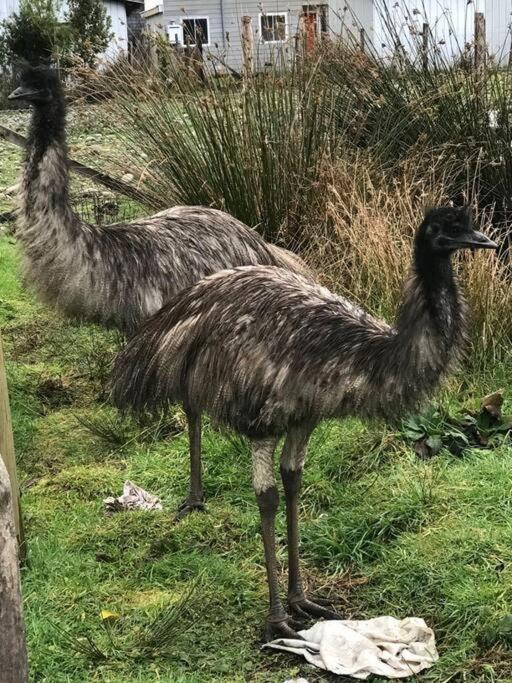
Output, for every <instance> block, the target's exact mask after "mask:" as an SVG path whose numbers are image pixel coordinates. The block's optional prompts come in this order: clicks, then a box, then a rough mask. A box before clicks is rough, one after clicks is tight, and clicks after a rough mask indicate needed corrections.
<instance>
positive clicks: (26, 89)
mask: <svg viewBox="0 0 512 683" xmlns="http://www.w3.org/2000/svg"><path fill="white" fill-rule="evenodd" d="M60 92H61V86H60V80H59V75H58V73H57V71H56V70H55V69H50V68H48V67H44V66H35V67H34V66H30V67H27V68H26V69H25V70H24V71H23V73H22V75H21V79H20V84H19V86H18V87H17V88H16V90H14V91H13V92H12V93H11V94H10V95H9V98H8V99H10V100H25V101H26V102H30V103H31V104H36V105H37V104H49V103H51V102H52V101H53V100H54V99H55V98H56V96H58V95H59V94H60Z"/></svg>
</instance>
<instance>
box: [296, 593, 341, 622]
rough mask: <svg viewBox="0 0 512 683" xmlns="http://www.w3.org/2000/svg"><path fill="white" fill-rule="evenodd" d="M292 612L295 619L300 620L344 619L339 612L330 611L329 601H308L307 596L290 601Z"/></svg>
mask: <svg viewBox="0 0 512 683" xmlns="http://www.w3.org/2000/svg"><path fill="white" fill-rule="evenodd" d="M288 605H289V607H290V611H291V613H292V614H293V616H294V617H298V618H299V619H306V620H308V619H311V618H312V617H317V618H319V617H322V618H323V619H343V617H342V616H340V615H339V614H338V613H337V612H335V611H334V610H332V609H329V607H328V606H327V605H330V603H329V602H328V601H327V600H323V599H320V598H319V599H318V601H317V602H313V600H308V599H307V598H306V597H305V596H303V597H301V598H298V599H297V598H295V599H291V600H289V601H288Z"/></svg>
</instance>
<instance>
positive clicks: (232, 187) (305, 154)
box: [88, 46, 338, 245]
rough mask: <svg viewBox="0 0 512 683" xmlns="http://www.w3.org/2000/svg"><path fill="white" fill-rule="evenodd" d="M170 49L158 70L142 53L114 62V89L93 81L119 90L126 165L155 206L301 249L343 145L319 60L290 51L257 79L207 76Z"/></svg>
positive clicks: (116, 99) (97, 86)
mask: <svg viewBox="0 0 512 683" xmlns="http://www.w3.org/2000/svg"><path fill="white" fill-rule="evenodd" d="M161 49H162V50H163V49H165V47H162V48H161ZM166 49H167V53H166V59H165V61H162V60H161V61H160V63H159V65H158V66H155V64H154V63H153V62H150V61H148V60H147V59H144V58H143V57H141V58H140V59H133V60H132V61H130V62H129V61H126V60H124V61H120V62H119V63H118V64H117V65H114V66H112V67H111V68H110V69H109V71H108V83H106V82H105V81H104V78H105V76H103V75H102V74H101V73H99V74H95V75H91V76H90V78H89V81H88V87H89V90H90V91H91V92H93V93H96V94H101V93H104V92H105V91H106V90H107V89H108V90H109V91H111V92H112V93H113V97H112V98H111V99H108V100H107V102H106V107H107V110H108V113H109V115H111V117H112V119H113V120H115V121H117V122H118V126H119V136H120V140H121V143H122V144H123V145H124V146H125V148H126V150H127V153H128V157H127V158H129V160H130V162H129V164H128V166H126V168H128V167H130V168H131V170H132V172H133V171H136V176H137V178H138V179H139V184H140V186H141V188H142V189H144V191H145V192H146V193H148V195H149V197H150V201H151V203H152V204H153V205H154V206H157V207H158V206H159V207H163V206H170V205H173V204H189V205H194V204H201V205H205V206H214V207H216V208H219V209H223V210H225V211H228V212H229V213H231V214H232V215H234V216H236V217H237V218H238V219H240V220H242V221H243V222H245V223H247V224H248V225H253V226H258V229H259V231H260V232H261V233H262V234H263V235H264V236H265V237H266V238H268V239H270V240H272V241H283V242H284V241H285V242H286V243H287V244H288V245H290V244H299V243H300V242H301V241H302V237H303V234H302V233H303V229H304V215H305V213H306V210H307V208H308V206H309V205H310V204H311V203H312V202H313V201H314V199H315V196H316V195H317V194H318V182H319V178H320V168H321V166H322V164H323V163H324V162H325V161H326V160H328V159H333V158H334V156H335V148H336V147H337V145H338V138H337V136H336V135H335V134H334V131H333V130H332V125H333V120H334V108H335V104H336V101H335V99H336V98H335V95H334V93H333V92H332V91H331V90H329V89H328V88H325V87H322V86H321V82H322V80H323V79H322V75H321V73H320V70H319V62H318V60H317V59H316V58H311V59H302V60H296V59H295V58H293V56H292V55H287V54H286V53H283V54H281V56H280V59H279V60H278V61H277V62H276V65H275V66H274V68H270V69H269V70H268V71H267V72H265V73H264V74H258V75H255V76H254V77H253V78H251V79H244V78H239V77H237V76H236V75H233V74H231V73H224V74H223V75H218V74H216V73H215V72H214V71H213V69H212V68H211V66H210V67H209V65H208V64H205V66H204V71H205V73H206V77H205V78H201V77H200V76H198V73H197V69H196V68H191V65H190V61H189V60H186V59H182V58H180V56H179V55H176V54H174V52H173V51H172V48H169V47H168V46H167V48H166ZM283 63H285V65H286V67H287V68H283Z"/></svg>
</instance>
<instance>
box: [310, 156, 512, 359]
mask: <svg viewBox="0 0 512 683" xmlns="http://www.w3.org/2000/svg"><path fill="white" fill-rule="evenodd" d="M419 168H421V169H422V170H421V171H419V170H418V169H419ZM325 176H326V182H325V192H326V196H325V197H323V198H322V203H324V201H325V207H326V208H325V214H324V215H323V216H321V217H320V219H317V220H316V221H314V220H313V221H312V222H311V232H312V233H313V234H312V235H311V236H310V247H309V249H308V253H307V260H308V261H309V263H310V265H311V266H312V267H313V268H315V270H316V272H317V273H318V274H319V277H320V278H321V280H322V281H323V282H324V283H325V284H326V285H327V286H328V287H329V288H330V289H333V290H336V291H339V292H340V293H342V294H344V295H346V296H348V297H350V298H351V299H353V300H355V301H357V302H358V303H359V304H360V305H361V306H363V307H364V308H366V309H367V310H370V311H371V312H372V313H374V314H376V315H379V316H383V317H385V318H387V319H388V320H392V319H393V316H394V312H395V310H396V307H397V304H398V301H399V299H400V296H401V291H402V283H403V281H404V278H405V276H406V273H407V271H408V269H409V267H410V263H411V245H412V236H413V235H414V231H415V230H416V228H417V226H418V225H419V223H420V222H421V220H422V216H423V212H424V210H425V208H426V207H428V206H435V205H440V204H443V203H446V202H447V200H446V192H445V187H446V184H445V182H444V178H443V172H442V171H440V172H439V173H438V169H437V168H436V165H435V163H434V164H433V165H432V168H431V173H430V174H429V175H427V177H425V175H424V165H423V164H418V163H417V162H416V161H413V160H411V161H410V162H408V163H406V164H404V165H403V167H402V169H401V170H400V172H398V173H396V174H393V176H392V180H390V175H389V174H386V173H384V172H383V171H382V170H379V169H378V168H376V167H375V165H374V164H372V162H371V161H370V160H369V159H368V158H366V157H364V156H362V155H360V156H357V157H355V158H346V159H342V160H340V161H339V162H338V163H337V164H336V166H335V167H331V168H329V169H326V170H325ZM318 208H319V207H318ZM475 214H476V216H477V218H476V220H477V222H478V223H479V226H480V229H482V230H483V231H484V232H487V233H489V232H492V229H491V228H490V225H491V218H492V217H491V216H490V215H489V214H485V215H478V211H477V210H475ZM457 269H458V271H459V277H460V280H461V283H462V286H463V288H464V291H465V294H466V297H467V299H468V302H469V305H470V310H471V329H470V331H471V337H472V340H473V344H474V350H475V352H478V355H479V356H480V355H482V356H485V357H487V358H492V359H493V360H496V359H498V358H503V357H504V354H506V353H508V352H509V349H510V345H511V342H512V279H511V272H512V264H511V263H510V255H509V257H508V263H507V261H506V260H505V258H501V259H500V258H498V257H497V255H496V254H495V253H494V252H477V253H475V254H470V253H467V254H464V255H462V256H461V257H460V259H459V260H458V262H457Z"/></svg>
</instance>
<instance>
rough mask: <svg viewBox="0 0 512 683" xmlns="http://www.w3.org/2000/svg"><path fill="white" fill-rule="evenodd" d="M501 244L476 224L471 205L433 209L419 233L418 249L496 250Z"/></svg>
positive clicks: (440, 251)
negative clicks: (480, 229)
mask: <svg viewBox="0 0 512 683" xmlns="http://www.w3.org/2000/svg"><path fill="white" fill-rule="evenodd" d="M497 248H498V245H497V244H496V242H493V241H492V240H491V239H489V238H488V237H487V236H486V235H484V234H483V233H482V232H479V231H478V230H475V229H474V227H473V220H472V216H471V211H470V209H469V208H468V207H462V208H456V207H451V206H444V207H439V208H436V209H430V210H428V211H427V212H426V214H425V218H424V219H423V223H422V224H421V225H420V227H419V228H418V232H417V233H416V249H422V250H423V251H425V252H428V253H431V254H433V255H442V254H451V253H452V252H454V251H456V250H457V249H497Z"/></svg>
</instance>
